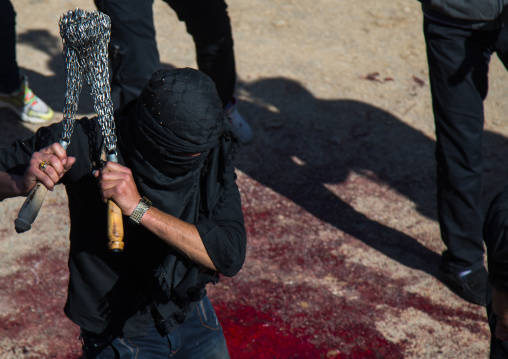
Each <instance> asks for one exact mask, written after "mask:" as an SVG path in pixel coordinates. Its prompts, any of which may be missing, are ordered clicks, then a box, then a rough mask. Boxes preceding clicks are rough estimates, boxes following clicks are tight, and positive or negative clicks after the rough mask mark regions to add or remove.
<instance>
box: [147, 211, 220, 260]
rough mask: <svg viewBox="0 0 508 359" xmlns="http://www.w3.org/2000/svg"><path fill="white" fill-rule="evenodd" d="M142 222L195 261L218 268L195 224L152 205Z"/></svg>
mask: <svg viewBox="0 0 508 359" xmlns="http://www.w3.org/2000/svg"><path fill="white" fill-rule="evenodd" d="M140 224H141V225H143V226H144V227H146V228H147V229H148V230H150V231H151V232H153V233H154V234H156V235H157V236H158V237H159V238H161V239H162V240H164V242H166V243H167V244H169V245H170V246H172V247H173V248H175V249H177V250H179V251H180V252H181V253H183V254H185V255H186V256H187V257H189V258H190V259H191V260H193V261H194V262H196V263H198V264H200V265H202V266H204V267H206V268H209V269H212V270H217V268H216V267H215V265H214V264H213V262H212V260H211V259H210V256H209V255H208V253H207V251H206V249H205V246H204V245H203V241H202V240H201V237H200V235H199V232H198V230H197V229H196V227H195V226H194V225H192V224H189V223H187V222H184V221H182V220H180V219H178V218H176V217H173V216H171V215H169V214H166V213H164V212H162V211H160V210H158V209H157V208H154V207H151V208H150V209H149V210H148V211H147V212H146V213H145V214H144V216H143V218H142V219H141V222H140Z"/></svg>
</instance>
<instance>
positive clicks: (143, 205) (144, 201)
mask: <svg viewBox="0 0 508 359" xmlns="http://www.w3.org/2000/svg"><path fill="white" fill-rule="evenodd" d="M150 207H152V202H150V200H149V199H148V198H146V197H144V196H143V197H142V198H141V199H140V200H139V203H138V205H137V206H136V208H134V212H132V214H131V215H130V217H129V219H130V220H131V221H132V222H134V223H136V224H139V222H141V218H142V217H143V215H144V214H145V213H146V211H148V209H149V208H150Z"/></svg>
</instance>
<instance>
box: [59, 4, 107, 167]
mask: <svg viewBox="0 0 508 359" xmlns="http://www.w3.org/2000/svg"><path fill="white" fill-rule="evenodd" d="M59 25H60V36H61V37H62V43H63V57H64V60H65V68H66V92H65V105H64V110H63V121H62V123H63V126H64V129H63V134H62V139H61V141H60V142H61V143H64V147H65V148H66V147H67V146H68V145H69V143H70V140H71V136H72V132H73V129H74V117H75V115H76V110H77V108H78V101H79V94H80V93H81V88H82V85H83V79H85V81H86V82H87V84H88V86H90V92H91V95H92V98H93V101H94V110H95V112H96V113H97V116H98V121H99V124H100V126H101V130H102V134H103V136H104V141H105V145H106V148H107V151H108V155H109V156H113V158H115V159H116V134H115V122H114V120H113V103H112V101H111V93H110V86H109V70H108V43H109V37H110V31H111V22H110V19H109V16H107V15H105V14H103V13H101V12H99V11H86V10H81V9H76V10H74V11H68V12H67V13H66V14H64V15H62V16H61V18H60V23H59Z"/></svg>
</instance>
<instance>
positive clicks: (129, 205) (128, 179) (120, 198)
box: [94, 161, 141, 216]
mask: <svg viewBox="0 0 508 359" xmlns="http://www.w3.org/2000/svg"><path fill="white" fill-rule="evenodd" d="M94 176H95V178H97V179H98V180H99V186H100V190H101V194H102V199H103V201H104V202H107V201H108V199H112V200H113V201H114V202H115V203H116V204H117V205H118V207H120V209H121V210H122V213H123V214H124V215H126V216H130V215H131V214H132V212H134V209H135V208H136V206H137V205H138V203H139V200H140V199H141V196H140V195H139V192H138V188H137V187H136V183H135V182H134V178H133V177H132V172H131V170H130V169H128V168H127V167H124V166H122V165H121V164H119V163H115V162H111V161H109V162H107V163H106V165H105V166H104V167H103V168H102V169H101V170H100V171H95V172H94Z"/></svg>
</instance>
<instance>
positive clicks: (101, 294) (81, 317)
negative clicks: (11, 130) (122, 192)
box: [0, 118, 246, 337]
mask: <svg viewBox="0 0 508 359" xmlns="http://www.w3.org/2000/svg"><path fill="white" fill-rule="evenodd" d="M61 134H62V124H61V123H57V124H53V125H51V126H49V127H43V128H41V129H39V131H37V133H36V134H35V136H33V137H32V138H30V139H29V140H26V141H17V142H15V143H14V144H13V145H12V146H11V147H9V148H5V149H1V150H0V170H3V171H7V172H11V173H16V174H20V175H21V174H22V173H23V171H24V169H25V168H26V165H27V163H28V161H29V159H30V157H31V155H32V153H33V152H34V151H37V150H40V149H41V148H44V147H46V146H48V145H50V144H52V143H54V142H58V141H59V140H60V137H61ZM100 138H101V135H100V129H99V126H98V123H97V121H96V120H95V118H94V119H87V118H83V119H81V120H77V121H75V128H74V133H73V135H72V138H71V143H70V145H69V148H68V149H67V153H68V155H69V156H73V157H76V159H77V160H76V163H75V164H74V165H73V167H72V168H71V170H70V171H69V172H67V173H66V174H65V176H64V177H63V178H62V181H61V182H62V183H63V184H64V185H65V188H66V191H67V195H68V199H69V212H70V221H71V231H70V252H69V273H70V279H69V289H68V298H67V303H66V305H65V313H66V315H67V316H68V317H69V319H71V320H72V321H73V322H75V323H76V324H77V325H79V326H80V327H81V328H83V329H85V330H87V331H89V332H92V333H97V334H112V335H118V336H125V337H136V336H142V335H144V334H145V329H146V328H147V327H148V326H150V325H153V324H154V322H153V319H152V318H153V314H154V313H153V312H154V310H156V308H157V305H158V304H159V303H162V302H167V301H171V300H173V298H168V296H167V295H166V294H165V293H164V292H163V291H162V290H161V289H160V285H159V282H158V279H157V277H156V276H155V275H154V273H155V272H156V270H157V267H158V266H159V265H160V263H161V262H162V261H163V258H162V256H161V253H164V250H167V248H164V247H167V244H165V243H164V242H163V241H162V240H160V239H159V238H157V237H155V236H154V235H153V234H152V233H151V232H149V231H148V230H146V229H144V228H143V227H142V226H137V225H134V224H132V223H131V222H130V221H129V219H128V218H126V217H124V232H125V237H124V242H125V248H124V250H123V251H122V252H121V253H112V252H110V251H109V250H108V248H107V242H108V239H107V231H106V228H107V215H106V213H107V212H106V204H105V203H103V202H102V200H101V196H100V192H99V187H98V184H97V180H96V179H95V178H94V177H93V175H92V171H93V170H94V169H98V168H99V166H100V163H99V162H100V154H101V148H100V146H101V140H100ZM118 155H119V162H120V163H121V164H124V162H123V159H122V156H121V153H120V152H119V153H118ZM228 176H232V178H234V179H236V175H235V173H234V168H232V169H231V171H230V172H229V173H228ZM227 191H228V194H227V196H225V197H224V198H225V200H226V203H225V204H224V205H222V206H220V208H218V209H217V210H216V211H214V213H213V216H212V217H211V218H210V217H209V216H205V215H200V216H199V219H198V220H197V221H196V223H194V225H195V226H196V228H197V230H198V232H199V234H200V236H201V239H202V240H203V243H204V246H205V248H206V250H207V252H208V254H209V256H210V258H211V259H212V261H213V263H214V264H215V266H216V268H217V269H218V272H219V273H220V274H223V275H226V276H233V275H235V274H236V273H237V272H238V271H239V270H240V268H241V267H242V265H243V262H244V260H245V252H246V234H245V228H244V221H243V214H242V209H241V201H240V194H239V191H238V187H237V186H236V184H235V185H234V186H229V187H228V188H227ZM142 195H143V194H142ZM163 249H164V250H163ZM180 256H182V260H184V261H185V260H187V261H189V265H192V263H190V260H188V259H187V258H184V257H183V255H180ZM194 265H195V263H194ZM202 295H204V292H203V293H202ZM175 307H178V306H177V305H176V306H175Z"/></svg>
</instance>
